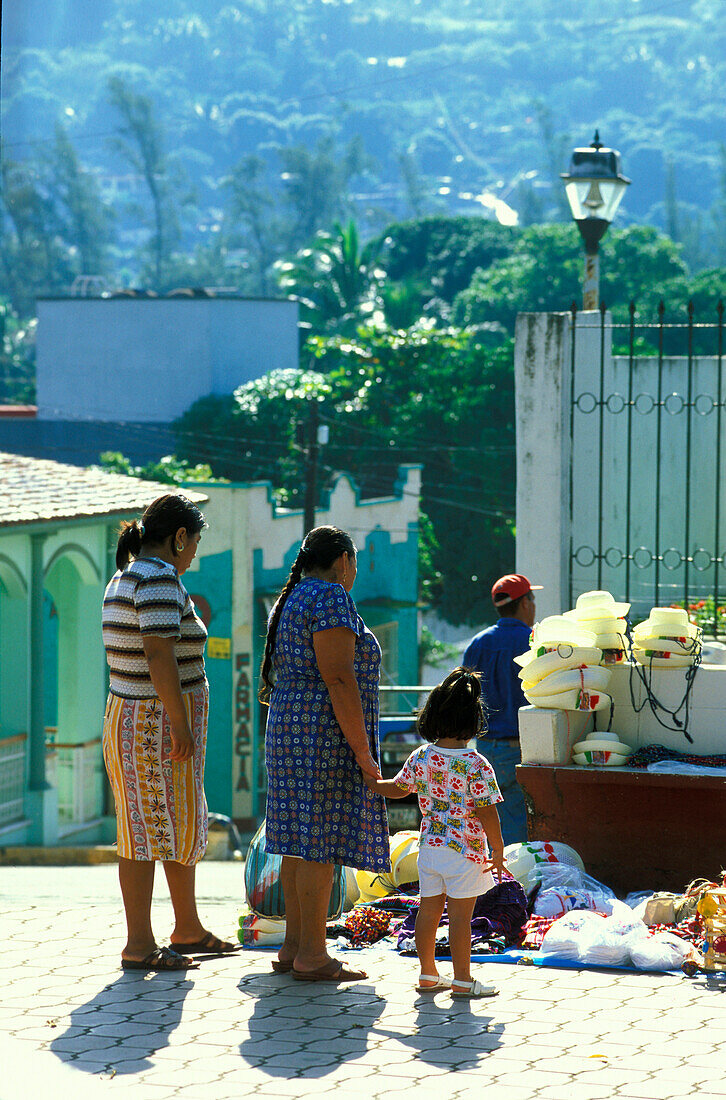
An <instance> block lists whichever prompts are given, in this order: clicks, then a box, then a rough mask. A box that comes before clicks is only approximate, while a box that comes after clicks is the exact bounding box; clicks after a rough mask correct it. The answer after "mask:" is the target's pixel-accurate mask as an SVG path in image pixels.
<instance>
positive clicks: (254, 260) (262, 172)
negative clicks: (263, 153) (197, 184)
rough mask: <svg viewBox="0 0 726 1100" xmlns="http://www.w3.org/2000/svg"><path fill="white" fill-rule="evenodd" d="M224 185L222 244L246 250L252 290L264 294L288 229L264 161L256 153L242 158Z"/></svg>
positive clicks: (269, 285) (266, 293)
mask: <svg viewBox="0 0 726 1100" xmlns="http://www.w3.org/2000/svg"><path fill="white" fill-rule="evenodd" d="M224 186H225V188H226V189H227V192H228V195H229V212H228V216H227V222H228V226H227V228H226V234H225V237H226V239H225V246H226V248H228V249H244V250H245V251H246V252H247V254H248V255H249V258H250V259H249V263H250V267H251V271H250V283H251V286H252V288H253V293H255V294H259V295H261V296H262V297H266V296H268V295H269V294H270V293H271V291H272V289H273V285H274V282H273V278H272V265H273V263H274V262H275V260H276V259H277V258H278V257H279V255H280V250H281V249H280V244H281V240H285V239H286V238H287V235H288V232H289V229H288V228H287V226H286V224H285V221H284V219H283V218H282V217H281V216H280V214H279V213H278V209H279V204H278V203H277V202H276V197H275V194H274V191H273V189H272V186H271V184H270V180H269V168H268V165H267V161H265V160H264V159H263V158H262V157H260V156H258V155H256V154H252V155H250V156H246V157H243V159H242V160H241V161H240V162H239V164H237V165H235V167H234V168H233V169H232V172H231V173H230V175H229V176H227V177H226V179H225V180H224Z"/></svg>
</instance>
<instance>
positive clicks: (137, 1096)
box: [0, 861, 726, 1100]
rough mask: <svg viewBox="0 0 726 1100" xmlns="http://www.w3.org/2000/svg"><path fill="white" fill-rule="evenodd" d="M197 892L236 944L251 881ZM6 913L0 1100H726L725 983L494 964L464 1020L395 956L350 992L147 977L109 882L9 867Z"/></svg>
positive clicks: (377, 961) (267, 975) (222, 875)
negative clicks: (491, 985) (126, 966)
mask: <svg viewBox="0 0 726 1100" xmlns="http://www.w3.org/2000/svg"><path fill="white" fill-rule="evenodd" d="M159 878H160V881H159V884H158V893H159V900H158V901H155V904H154V924H155V928H156V931H157V936H158V938H159V939H160V942H163V936H164V934H167V935H168V931H169V928H170V906H169V902H168V895H166V896H165V888H164V886H163V884H162V882H161V876H159ZM198 880H199V885H200V908H201V911H202V915H203V919H204V920H205V921H206V923H207V924H208V925H209V926H210V927H211V928H212V929H213V930H214V931H215V932H217V933H219V934H223V935H224V934H226V935H229V934H230V933H231V931H232V929H233V928H234V927H235V925H236V916H237V911H238V909H239V905H240V903H241V873H240V868H239V865H234V864H225V863H209V862H206V861H205V862H204V863H203V864H202V865H201V866H200V868H199V872H198ZM0 904H1V906H2V926H3V933H4V934H3V941H4V950H3V953H2V955H1V956H0V972H1V973H0V983H1V985H0V988H1V989H2V996H1V997H0V1065H2V1067H3V1068H2V1071H1V1072H0V1100H35V1097H36V1096H39V1095H40V1094H41V1093H40V1090H41V1089H42V1094H43V1095H44V1096H46V1095H49V1096H50V1097H51V1098H52V1100H65V1098H66V1097H68V1098H71V1097H72V1098H73V1100H85V1098H86V1097H88V1098H89V1100H94V1098H97V1097H100V1096H105V1097H111V1096H114V1095H118V1096H126V1095H128V1096H133V1097H134V1100H154V1098H158V1100H166V1098H167V1097H169V1098H172V1097H174V1098H176V1097H179V1098H180V1100H197V1098H199V1100H202V1098H203V1100H226V1098H238V1097H283V1098H284V1097H307V1096H311V1097H312V1096H326V1095H330V1096H332V1095H333V1094H334V1093H335V1092H336V1091H338V1090H343V1091H344V1094H345V1095H346V1096H365V1097H367V1098H370V1100H384V1098H388V1097H391V1096H395V1095H397V1094H400V1095H403V1094H404V1093H405V1092H406V1091H408V1090H410V1089H412V1088H415V1089H416V1095H417V1097H420V1096H432V1097H433V1096H436V1097H437V1098H439V1100H460V1098H464V1097H466V1098H469V1097H471V1098H474V1097H476V1098H477V1100H480V1098H482V1097H483V1098H487V1097H494V1096H497V1097H506V1100H529V1098H531V1097H543V1098H544V1097H546V1098H550V1100H598V1098H603V1100H609V1098H611V1097H623V1098H627V1100H640V1098H643V1100H651V1098H652V1100H666V1098H668V1097H674V1098H678V1100H680V1098H682V1097H684V1096H686V1095H688V1094H689V1093H695V1094H696V1095H698V1096H699V1097H704V1098H707V1097H726V1073H724V1070H725V1069H726V1058H725V1056H724V1050H725V1049H726V988H725V987H724V985H723V984H722V983H720V982H719V981H717V980H714V979H711V980H708V979H706V978H703V977H702V978H697V979H695V980H691V981H689V980H688V979H685V978H682V977H680V976H671V975H647V974H631V973H625V972H617V971H614V972H605V971H597V972H595V971H572V970H553V969H542V968H539V967H537V968H535V967H522V966H519V967H515V966H504V965H501V964H488V965H486V966H480V967H479V968H478V970H477V973H478V976H479V977H480V978H481V979H483V980H485V981H494V982H496V983H497V984H498V985H499V987H500V993H499V996H498V997H496V998H493V999H490V1000H481V1001H475V1002H470V1003H469V1002H460V1001H452V999H451V997H450V995H449V994H448V993H445V992H443V993H439V994H437V995H436V996H435V997H432V996H430V995H427V996H419V995H418V994H416V992H415V990H414V989H413V985H414V982H415V978H416V964H415V961H414V960H412V959H404V958H401V957H399V956H398V955H396V954H395V953H393V952H392V951H390V950H389V949H387V948H383V947H372V948H368V949H366V950H365V951H363V952H356V953H355V954H353V953H346V956H345V957H346V958H347V959H349V960H350V959H353V958H354V959H355V960H356V961H357V960H360V962H361V965H363V966H364V967H365V968H366V969H367V970H368V973H369V975H370V978H369V980H368V981H365V982H360V983H356V984H354V985H349V986H341V987H335V986H331V985H324V984H316V985H312V984H305V983H298V982H295V981H294V980H292V979H291V978H290V977H289V976H283V975H276V974H273V973H272V971H271V969H270V959H271V958H272V955H271V954H270V952H268V951H262V950H249V951H247V950H246V951H244V952H243V953H241V954H238V955H236V956H233V957H230V958H223V959H210V960H207V961H204V962H202V965H201V967H200V969H199V970H197V971H193V972H191V973H189V974H187V975H186V976H179V975H175V974H141V973H135V972H122V971H121V970H120V969H119V951H120V946H121V944H122V942H123V919H122V914H121V909H120V904H119V900H118V890H117V884H116V877H115V868H114V867H108V866H105V867H104V866H102V867H73V868H48V867H39V868H14V867H3V868H0ZM449 965H450V964H449ZM446 966H447V964H445V963H443V964H442V968H446Z"/></svg>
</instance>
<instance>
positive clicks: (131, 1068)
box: [50, 972, 194, 1074]
mask: <svg viewBox="0 0 726 1100" xmlns="http://www.w3.org/2000/svg"><path fill="white" fill-rule="evenodd" d="M193 985H194V983H193V982H192V981H190V980H189V979H188V978H180V977H179V976H178V975H177V974H169V973H163V972H161V973H151V974H142V973H134V972H131V973H124V974H121V975H120V976H119V977H118V978H117V979H116V981H115V982H111V984H110V985H105V986H104V987H103V989H101V990H99V992H98V993H96V994H95V996H94V997H92V998H91V1000H90V1001H87V1002H86V1003H85V1004H82V1005H78V1006H77V1007H76V1008H74V1009H73V1011H72V1013H71V1019H70V1024H69V1026H68V1028H67V1029H66V1031H64V1032H63V1033H62V1034H60V1035H58V1036H57V1037H56V1038H55V1039H53V1041H52V1042H51V1044H50V1050H52V1052H53V1053H54V1054H55V1055H56V1057H57V1058H59V1059H60V1060H61V1061H62V1062H69V1063H72V1065H73V1067H74V1068H75V1069H81V1070H86V1071H87V1072H89V1073H97V1072H98V1067H99V1063H101V1062H104V1061H105V1062H106V1063H107V1065H108V1066H113V1068H114V1071H115V1073H117V1074H124V1073H138V1072H140V1071H141V1070H144V1069H149V1068H150V1067H151V1066H152V1064H153V1063H152V1062H150V1061H149V1060H148V1059H149V1058H150V1057H151V1056H152V1055H153V1054H155V1053H156V1052H157V1051H158V1050H161V1049H162V1048H163V1047H166V1046H168V1045H169V1036H170V1035H171V1033H172V1032H173V1031H174V1030H175V1029H176V1028H177V1027H178V1025H179V1021H180V1020H181V1015H182V1008H183V1006H184V1000H185V998H186V995H187V993H189V991H190V990H191V989H192V987H193ZM84 1063H86V1064H84Z"/></svg>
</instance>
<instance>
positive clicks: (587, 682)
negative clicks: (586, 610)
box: [514, 615, 610, 711]
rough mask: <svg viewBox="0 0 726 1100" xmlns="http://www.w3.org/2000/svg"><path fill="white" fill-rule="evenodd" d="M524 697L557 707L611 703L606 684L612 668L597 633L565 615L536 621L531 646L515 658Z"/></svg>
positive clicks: (586, 707) (600, 707) (583, 707)
mask: <svg viewBox="0 0 726 1100" xmlns="http://www.w3.org/2000/svg"><path fill="white" fill-rule="evenodd" d="M514 659H515V661H516V663H517V664H518V665H519V666H520V668H521V671H520V673H519V678H520V680H521V681H522V690H523V691H524V696H525V699H526V700H527V702H528V703H531V704H532V705H533V706H535V707H547V708H549V709H555V710H581V711H582V710H584V711H591V710H603V709H604V708H606V707H609V706H610V696H609V695H606V694H605V688H606V687H607V686H608V682H609V680H610V671H609V669H606V668H603V667H602V665H601V661H602V650H601V649H600V648H599V646H598V645H597V634H596V633H595V631H593V630H589V629H587V628H586V627H585V626H584V625H583V624H581V623H579V622H577V621H576V620H574V619H568V618H566V617H565V616H563V615H550V616H549V617H548V618H546V619H543V620H542V622H541V623H536V624H535V627H534V630H533V631H532V640H531V643H530V648H529V649H528V650H527V652H526V653H523V654H522V656H521V657H515V658H514Z"/></svg>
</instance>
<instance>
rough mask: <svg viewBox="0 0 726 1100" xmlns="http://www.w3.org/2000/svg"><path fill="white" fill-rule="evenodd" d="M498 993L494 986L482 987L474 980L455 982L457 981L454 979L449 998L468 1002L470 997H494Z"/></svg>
mask: <svg viewBox="0 0 726 1100" xmlns="http://www.w3.org/2000/svg"><path fill="white" fill-rule="evenodd" d="M454 987H457V988H454ZM498 992H499V990H498V989H497V987H496V986H495V985H482V983H481V982H478V981H477V980H476V978H472V980H471V981H470V982H457V980H456V979H454V981H453V982H452V983H451V996H452V997H460V998H462V999H465V1000H469V999H470V998H472V997H496V995H497V993H498Z"/></svg>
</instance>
